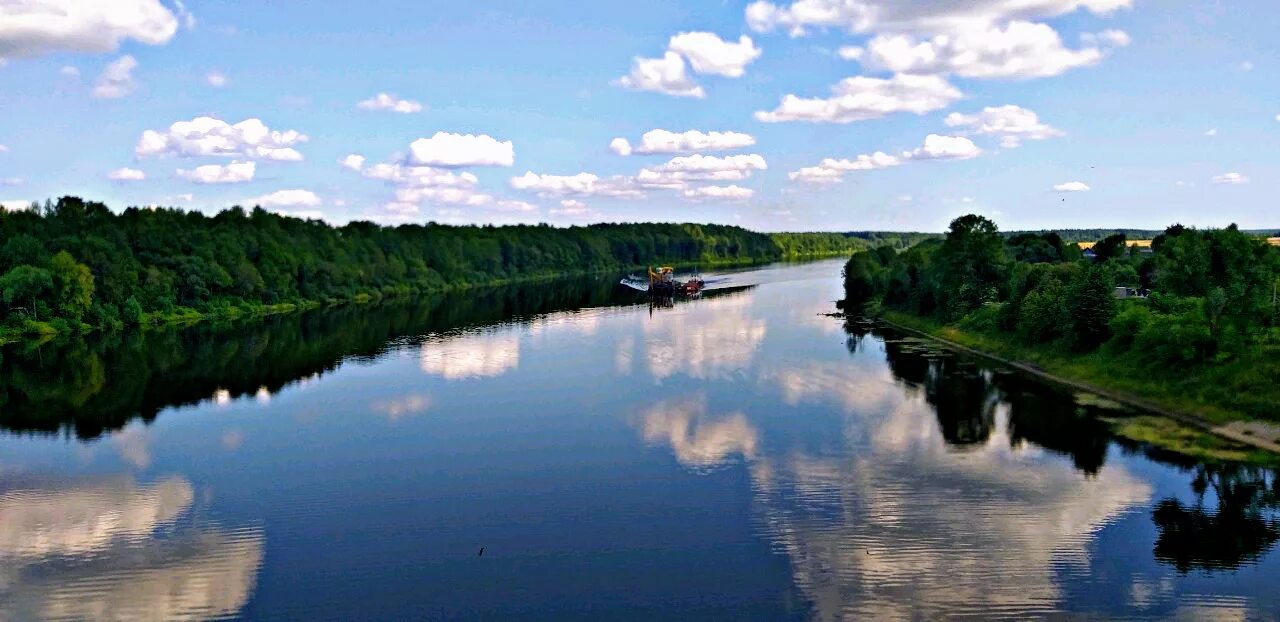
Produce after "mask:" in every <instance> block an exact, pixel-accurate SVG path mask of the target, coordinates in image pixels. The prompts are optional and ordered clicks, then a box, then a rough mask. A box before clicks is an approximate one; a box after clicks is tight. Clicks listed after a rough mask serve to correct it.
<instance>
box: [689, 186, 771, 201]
mask: <svg viewBox="0 0 1280 622" xmlns="http://www.w3.org/2000/svg"><path fill="white" fill-rule="evenodd" d="M754 194H755V191H754V190H752V189H750V188H743V187H741V186H700V187H697V188H689V189H687V190H685V191H684V198H686V199H691V200H694V201H703V200H714V201H742V200H745V199H750V198H751V197H752V195H754Z"/></svg>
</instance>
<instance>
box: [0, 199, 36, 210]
mask: <svg viewBox="0 0 1280 622" xmlns="http://www.w3.org/2000/svg"><path fill="white" fill-rule="evenodd" d="M28 209H31V201H22V200H17V199H9V200H5V201H0V210H4V211H6V212H21V211H23V210H28Z"/></svg>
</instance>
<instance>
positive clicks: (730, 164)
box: [655, 153, 769, 173]
mask: <svg viewBox="0 0 1280 622" xmlns="http://www.w3.org/2000/svg"><path fill="white" fill-rule="evenodd" d="M767 168H769V165H768V164H767V163H766V162H765V159H764V156H761V155H760V154H756V153H752V154H748V155H731V156H724V157H719V156H708V155H702V154H694V155H690V156H678V157H675V158H671V160H669V161H668V162H667V163H666V164H663V165H662V166H660V167H657V168H656V169H655V170H658V171H666V172H687V173H713V172H718V171H750V170H761V171H762V170H765V169H767Z"/></svg>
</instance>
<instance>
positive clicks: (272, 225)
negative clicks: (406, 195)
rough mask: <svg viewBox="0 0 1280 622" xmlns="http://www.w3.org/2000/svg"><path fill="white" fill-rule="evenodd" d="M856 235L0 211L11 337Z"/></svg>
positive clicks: (812, 252)
mask: <svg viewBox="0 0 1280 622" xmlns="http://www.w3.org/2000/svg"><path fill="white" fill-rule="evenodd" d="M865 245H866V242H865V241H864V240H862V239H860V238H858V237H854V236H849V235H844V234H832V233H786V234H764V233H756V232H752V231H748V230H746V229H743V228H740V227H731V226H724V225H696V224H600V225H591V226H587V227H569V228H556V227H551V226H547V225H537V226H508V227H492V226H486V227H476V226H466V227H457V226H447V225H440V224H435V223H428V224H424V225H401V226H398V227H383V226H379V225H376V224H373V223H370V222H352V223H350V224H347V225H345V226H342V227H334V226H330V225H328V224H326V223H324V222H321V221H318V220H301V219H298V218H292V217H287V216H282V215H279V214H275V213H272V212H269V211H266V210H263V209H260V208H255V209H253V210H245V209H242V208H239V207H234V208H231V209H228V210H225V211H222V212H220V213H218V214H216V215H214V216H206V215H204V214H202V213H200V212H193V211H183V210H178V209H140V208H129V209H126V210H124V211H123V212H121V213H115V212H112V211H111V210H110V209H108V208H107V206H106V205H104V204H102V203H97V202H92V201H84V200H82V199H79V198H75V197H63V198H61V199H59V200H58V201H57V202H51V201H46V202H45V203H44V204H43V205H33V206H32V209H29V210H21V211H9V212H5V211H3V210H0V303H3V307H2V309H3V314H4V315H3V322H2V324H3V327H2V330H3V332H4V333H5V334H9V335H13V334H16V333H22V332H27V333H48V332H60V331H64V330H68V329H83V328H88V327H104V328H106V327H119V326H123V325H128V324H144V323H149V322H157V321H162V320H164V319H171V318H183V317H201V316H204V315H210V314H212V315H221V316H226V315H237V314H243V313H254V312H259V311H261V310H262V309H263V308H264V307H266V308H270V307H273V306H274V307H275V308H287V307H288V306H291V305H295V306H296V305H299V304H327V303H336V302H344V301H357V302H359V301H366V300H370V299H378V298H382V297H386V296H396V295H406V294H415V293H426V292H439V291H447V290H451V289H457V288H460V287H468V286H477V285H490V284H497V283H504V282H512V281H519V280H529V279H534V278H540V277H549V276H559V275H566V274H581V273H590V272H602V271H619V270H629V269H633V268H636V267H639V266H644V265H652V264H655V263H674V264H678V265H716V264H725V263H752V262H763V261H772V260H777V259H784V258H796V257H806V256H831V255H836V254H841V255H843V254H847V253H848V252H850V251H852V250H855V249H858V248H861V247H864V246H865Z"/></svg>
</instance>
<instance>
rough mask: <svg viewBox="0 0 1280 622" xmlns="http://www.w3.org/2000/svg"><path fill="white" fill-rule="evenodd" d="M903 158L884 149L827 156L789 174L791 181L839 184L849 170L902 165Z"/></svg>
mask: <svg viewBox="0 0 1280 622" xmlns="http://www.w3.org/2000/svg"><path fill="white" fill-rule="evenodd" d="M903 161H904V160H903V159H902V158H899V157H897V156H893V155H889V154H887V153H885V152H883V151H877V152H875V153H871V154H866V153H864V154H861V155H859V156H858V157H856V158H853V159H845V158H842V159H836V158H825V159H823V160H822V162H820V163H819V164H818V165H817V166H808V167H805V168H802V169H800V170H798V171H793V172H791V173H788V174H787V177H788V178H790V179H791V181H798V182H803V183H810V184H837V183H840V182H841V181H844V174H845V173H846V172H849V171H871V170H875V169H881V168H892V167H895V166H900V165H901V164H902V163H903Z"/></svg>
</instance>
